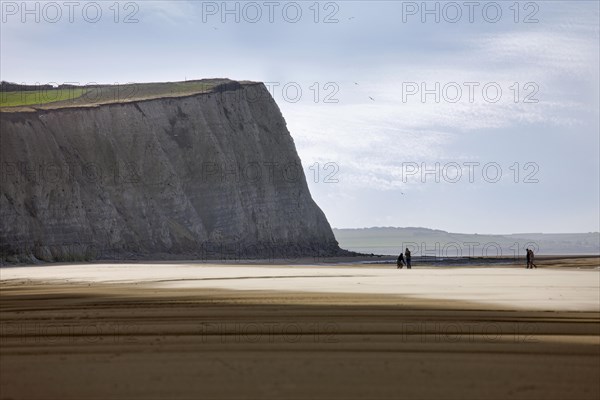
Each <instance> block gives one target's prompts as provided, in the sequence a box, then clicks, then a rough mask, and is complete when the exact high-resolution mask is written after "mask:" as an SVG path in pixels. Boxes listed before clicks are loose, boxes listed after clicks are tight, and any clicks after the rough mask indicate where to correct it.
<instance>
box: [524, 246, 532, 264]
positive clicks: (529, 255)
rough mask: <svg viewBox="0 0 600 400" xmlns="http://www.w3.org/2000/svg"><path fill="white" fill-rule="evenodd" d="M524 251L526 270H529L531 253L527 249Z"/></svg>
mask: <svg viewBox="0 0 600 400" xmlns="http://www.w3.org/2000/svg"><path fill="white" fill-rule="evenodd" d="M525 251H526V252H527V256H526V258H527V269H529V268H531V253H530V251H531V250H529V249H525Z"/></svg>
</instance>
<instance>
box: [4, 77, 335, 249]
mask: <svg viewBox="0 0 600 400" xmlns="http://www.w3.org/2000/svg"><path fill="white" fill-rule="evenodd" d="M221 89H222V90H217V91H214V92H213V93H205V94H196V95H190V96H185V97H172V98H159V99H151V100H142V101H132V102H123V103H113V104H104V105H96V106H91V107H70V108H68V107H65V108H57V109H47V110H35V111H31V112H1V113H0V123H1V133H0V135H1V136H0V140H1V146H0V148H1V150H0V156H1V164H2V165H1V168H2V170H1V173H2V176H1V183H0V185H1V186H0V241H1V250H2V256H3V258H4V259H8V260H12V259H23V258H25V259H27V258H28V257H35V258H38V259H43V260H79V259H95V258H116V259H119V258H127V257H134V258H154V257H156V258H168V257H188V258H189V257H199V258H205V259H220V258H238V257H240V258H245V257H295V256H302V255H304V256H308V255H310V256H312V255H334V254H338V253H339V251H340V250H339V247H338V245H337V242H336V240H335V238H334V236H333V233H332V230H331V228H330V226H329V223H328V222H327V219H326V218H325V215H324V214H323V212H322V211H321V210H320V209H319V207H318V206H317V205H316V204H315V203H314V201H313V200H312V198H311V196H310V193H309V190H308V187H307V184H306V180H305V177H304V173H303V171H302V167H301V164H300V159H299V157H298V155H297V153H296V149H295V146H294V142H293V139H292V137H291V136H290V134H289V132H288V130H287V128H286V124H285V121H284V119H283V117H282V115H281V113H280V111H279V108H278V107H277V105H276V103H275V101H274V100H273V99H272V98H271V96H270V94H269V92H268V91H267V89H266V88H265V87H264V85H262V84H250V83H248V84H243V85H240V84H238V83H231V84H228V85H227V86H224V87H221Z"/></svg>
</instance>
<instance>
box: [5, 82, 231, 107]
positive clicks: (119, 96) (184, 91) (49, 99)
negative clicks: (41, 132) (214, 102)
mask: <svg viewBox="0 0 600 400" xmlns="http://www.w3.org/2000/svg"><path fill="white" fill-rule="evenodd" d="M226 82H231V81H229V80H226V79H201V80H194V81H185V82H154V83H153V82H150V83H129V84H121V85H94V86H85V87H83V86H79V87H71V88H57V89H49V90H35V91H15V92H0V107H27V106H41V108H46V107H44V106H45V105H50V108H61V107H73V106H91V105H96V104H108V103H121V102H128V101H136V100H145V99H153V98H161V97H177V96H185V95H192V94H196V93H206V92H210V91H212V90H213V89H214V88H215V87H216V86H217V85H219V84H221V83H226Z"/></svg>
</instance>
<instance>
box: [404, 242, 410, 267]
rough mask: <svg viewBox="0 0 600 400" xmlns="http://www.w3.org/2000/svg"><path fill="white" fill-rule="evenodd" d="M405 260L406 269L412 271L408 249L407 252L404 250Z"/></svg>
mask: <svg viewBox="0 0 600 400" xmlns="http://www.w3.org/2000/svg"><path fill="white" fill-rule="evenodd" d="M404 258H406V268H407V269H411V264H410V250H409V249H408V247H407V248H406V250H404Z"/></svg>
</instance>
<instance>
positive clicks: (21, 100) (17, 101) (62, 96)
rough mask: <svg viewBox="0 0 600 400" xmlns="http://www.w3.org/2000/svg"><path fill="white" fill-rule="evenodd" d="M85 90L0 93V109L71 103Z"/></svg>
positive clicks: (65, 89)
mask: <svg viewBox="0 0 600 400" xmlns="http://www.w3.org/2000/svg"><path fill="white" fill-rule="evenodd" d="M86 91H87V90H86V89H83V88H61V89H49V90H32V91H17V92H0V107H18V106H33V105H42V104H50V103H56V102H59V101H71V100H75V99H77V98H79V97H81V96H82V95H83V94H84V93H85V92H86Z"/></svg>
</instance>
